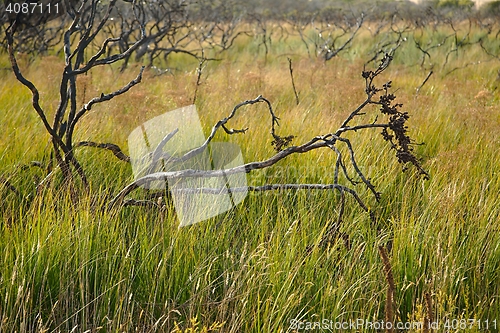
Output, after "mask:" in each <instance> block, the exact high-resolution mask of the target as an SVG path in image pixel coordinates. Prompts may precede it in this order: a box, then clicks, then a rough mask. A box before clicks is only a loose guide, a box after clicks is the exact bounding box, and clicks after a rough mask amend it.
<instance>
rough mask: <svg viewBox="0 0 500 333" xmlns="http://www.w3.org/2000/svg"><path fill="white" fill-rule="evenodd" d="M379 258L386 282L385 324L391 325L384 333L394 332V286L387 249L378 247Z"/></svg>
mask: <svg viewBox="0 0 500 333" xmlns="http://www.w3.org/2000/svg"><path fill="white" fill-rule="evenodd" d="M378 251H379V253H380V257H381V258H382V263H383V264H384V272H385V279H386V281H387V294H386V299H385V322H386V323H391V324H392V325H387V327H386V332H388V333H392V332H394V327H393V326H394V291H395V290H396V286H395V284H394V277H393V275H392V267H391V262H390V260H389V256H388V255H387V249H386V248H385V247H384V246H382V245H380V246H379V247H378Z"/></svg>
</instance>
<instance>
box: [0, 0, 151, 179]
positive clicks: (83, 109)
mask: <svg viewBox="0 0 500 333" xmlns="http://www.w3.org/2000/svg"><path fill="white" fill-rule="evenodd" d="M116 1H117V0H111V1H109V2H108V3H107V4H106V5H103V4H102V3H101V2H100V1H98V0H84V1H81V3H80V6H79V7H78V8H76V9H75V10H74V12H71V13H70V15H71V16H73V20H72V22H71V24H70V26H69V27H68V28H67V29H66V30H65V31H64V33H63V43H64V58H65V64H66V65H65V68H64V71H63V73H62V77H61V83H60V87H59V106H58V107H57V109H56V111H55V115H54V118H53V119H52V120H50V119H48V117H47V113H46V112H45V110H44V108H43V107H42V104H41V103H40V93H39V91H38V88H37V87H36V86H35V85H34V84H33V83H32V82H31V81H30V80H28V79H27V78H26V77H25V76H24V75H23V73H22V72H21V70H20V68H19V66H18V64H17V60H16V54H15V51H14V36H15V33H16V27H17V23H18V22H17V20H14V21H13V22H12V24H11V25H10V27H9V28H8V29H7V30H6V39H7V44H8V53H9V58H10V63H11V66H12V70H13V72H14V74H15V76H16V78H17V80H18V81H19V82H21V83H22V84H23V85H24V86H26V87H27V88H28V89H29V90H30V91H31V94H32V106H33V109H34V110H35V111H36V113H37V114H38V116H39V118H40V120H41V122H42V123H43V125H44V127H45V129H46V130H47V132H48V134H49V135H50V138H51V143H52V161H51V163H50V165H49V166H48V167H47V172H48V174H47V175H46V177H45V179H43V180H42V181H41V182H40V183H39V185H38V188H41V186H42V185H45V184H47V183H49V182H50V181H51V180H52V178H53V175H54V174H55V173H56V172H58V171H60V172H61V173H62V175H63V183H65V184H73V183H74V181H75V180H76V179H77V178H78V179H80V181H81V183H82V185H83V186H84V188H87V187H88V180H87V176H86V174H85V171H84V170H83V168H82V166H81V165H80V163H79V161H78V160H77V158H76V157H75V155H74V148H75V146H76V145H75V143H74V142H73V134H74V131H75V129H76V126H77V124H78V123H79V121H80V120H81V119H82V117H83V116H84V115H85V114H87V112H88V111H90V110H91V109H92V107H94V106H95V105H97V104H99V103H102V102H106V101H109V100H111V99H113V98H114V97H116V96H119V95H121V94H124V93H126V92H127V91H128V90H130V89H131V88H132V87H133V86H134V85H136V84H138V83H139V82H140V81H141V78H142V70H141V71H140V72H139V74H138V75H137V77H136V78H135V79H133V80H131V81H130V82H129V83H128V84H127V85H125V86H124V87H122V88H121V89H119V90H116V91H113V92H111V93H101V95H100V96H96V97H94V98H92V99H90V100H89V101H88V102H87V103H84V104H83V105H81V106H79V105H78V104H79V103H78V101H77V88H78V87H77V80H76V78H77V77H78V76H79V75H84V74H86V73H88V72H89V71H90V70H92V69H94V68H99V67H101V66H104V65H110V64H113V63H116V62H118V61H120V60H123V59H124V58H126V57H127V56H128V55H129V54H131V53H132V52H134V51H135V50H136V49H137V48H138V47H139V46H140V43H141V40H139V41H137V42H136V43H134V44H133V45H131V46H130V47H129V48H128V49H126V50H124V51H123V52H120V53H114V54H109V55H106V51H107V49H108V46H109V45H110V44H111V43H115V42H118V39H116V38H106V39H104V42H103V43H102V45H101V46H100V47H99V48H98V49H97V50H94V51H95V52H94V53H93V55H92V56H91V57H90V58H89V59H86V57H85V51H87V50H91V46H92V43H95V42H96V37H97V36H98V35H99V34H100V33H101V31H102V30H103V27H104V26H105V25H106V24H107V22H108V20H109V18H110V15H111V13H112V10H113V8H114V6H115V4H116ZM129 5H130V6H134V5H133V4H129ZM142 32H143V35H144V26H142ZM75 176H77V177H75Z"/></svg>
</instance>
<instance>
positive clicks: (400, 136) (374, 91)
mask: <svg viewBox="0 0 500 333" xmlns="http://www.w3.org/2000/svg"><path fill="white" fill-rule="evenodd" d="M392 58H393V57H392V55H389V54H386V55H385V57H384V59H382V61H381V62H380V65H379V66H378V67H377V68H376V69H375V70H365V71H363V73H362V77H363V79H364V81H365V87H364V90H365V93H366V97H365V99H364V101H363V102H362V103H361V104H359V106H358V107H356V108H355V109H354V110H353V111H352V112H351V113H350V114H349V115H348V116H347V117H346V118H345V120H344V121H343V122H342V123H341V124H340V126H339V128H338V129H337V130H336V131H335V132H331V133H325V134H322V135H317V136H314V137H313V138H311V139H310V140H309V141H307V142H304V143H301V144H298V145H291V144H292V140H293V139H294V136H293V135H288V136H281V135H278V134H277V132H276V128H277V126H278V125H279V123H278V120H279V118H278V117H277V116H276V114H275V112H274V110H273V108H272V105H271V103H270V101H269V100H267V99H266V98H264V97H262V96H258V97H257V98H255V99H252V100H247V101H244V102H241V103H240V104H238V105H236V106H235V107H234V108H233V110H232V111H231V113H230V114H229V115H228V116H227V117H226V118H224V119H221V120H220V121H218V122H217V123H216V124H215V125H214V127H213V128H212V131H211V133H210V135H209V136H208V138H207V139H206V140H205V142H204V143H203V144H202V145H200V146H199V147H196V148H194V149H192V150H189V151H188V152H186V153H184V154H182V155H180V156H170V155H168V154H166V155H163V152H162V149H163V146H164V145H165V144H166V142H168V141H169V140H170V139H171V138H172V137H173V136H175V134H176V131H174V132H172V133H169V134H168V135H167V136H166V137H165V138H164V139H163V140H161V142H160V143H159V144H158V147H156V148H155V149H154V152H153V153H152V154H153V155H155V156H157V157H156V158H153V160H152V162H151V163H152V164H154V165H151V167H150V168H149V169H150V170H155V168H156V164H157V163H160V162H161V163H163V168H164V169H163V170H165V168H167V169H168V167H170V166H173V165H176V164H180V163H183V162H185V161H187V160H189V159H192V158H193V157H195V156H197V155H199V154H201V153H202V152H204V151H205V150H206V149H207V147H208V145H209V143H210V142H211V141H212V139H213V138H214V136H215V134H216V133H217V132H218V131H219V130H221V129H222V130H224V131H225V132H226V133H227V134H231V135H232V134H240V133H246V132H247V130H248V128H245V129H230V128H229V127H228V122H229V121H230V120H231V119H233V118H234V117H235V116H236V114H237V113H238V112H240V109H241V108H242V107H243V106H247V105H253V104H257V103H264V104H266V105H267V109H268V111H269V114H270V117H271V119H270V125H271V136H272V137H273V141H272V145H273V146H274V149H275V151H276V153H275V154H274V155H273V156H271V157H269V158H268V159H266V160H263V161H255V162H250V163H246V164H244V165H239V166H236V167H232V168H228V169H224V170H222V169H220V170H211V171H207V170H197V169H184V170H179V171H158V172H151V173H147V174H146V175H144V176H142V177H139V178H138V179H136V180H135V181H134V182H132V183H130V184H129V185H127V186H126V187H124V188H123V190H121V191H120V192H119V193H118V194H117V195H116V196H115V197H114V199H113V200H112V201H111V202H110V203H109V207H120V206H121V205H122V204H124V203H125V204H126V203H127V202H130V201H127V196H128V195H129V194H131V193H132V192H133V191H134V190H136V189H138V188H140V187H147V186H148V184H150V183H152V182H158V181H161V182H165V181H167V179H168V180H181V179H189V178H217V177H226V176H228V175H235V174H242V173H249V172H251V171H253V170H258V169H264V168H268V167H271V166H272V165H274V164H276V163H277V162H279V161H281V160H283V159H285V158H287V157H288V156H291V155H295V154H304V153H307V152H310V151H313V150H316V149H320V148H326V149H330V150H331V151H332V152H333V154H334V157H335V159H334V161H335V162H334V163H332V176H333V177H332V183H330V184H265V185H263V186H252V187H244V188H232V189H231V191H232V192H238V191H270V190H288V189H306V190H336V191H338V192H339V194H340V196H341V198H342V200H341V203H340V209H339V215H338V217H337V219H336V221H335V222H334V223H332V225H330V226H329V228H328V232H327V235H325V238H324V239H323V241H324V242H326V241H327V240H328V238H329V237H333V236H336V235H337V233H338V230H339V228H340V224H341V221H342V218H343V216H342V215H343V212H344V205H345V200H344V197H345V195H346V194H348V195H351V196H352V197H353V198H354V199H355V200H356V202H357V204H358V205H359V206H360V207H361V208H362V209H363V210H364V211H365V212H367V213H370V216H371V218H372V219H373V218H374V216H373V215H372V214H371V211H370V209H369V208H368V206H367V205H366V204H365V203H364V201H363V200H362V199H361V197H360V196H359V195H358V193H357V192H356V190H355V189H354V188H352V187H350V186H348V185H344V184H341V182H340V178H339V177H340V176H341V175H343V176H344V177H345V179H347V180H348V181H349V182H350V185H356V184H357V183H358V182H361V183H362V184H364V186H366V188H368V189H369V190H370V191H371V192H372V193H373V195H374V197H375V199H376V200H377V201H378V200H379V199H380V195H381V194H380V193H379V192H378V191H377V190H376V187H375V185H374V184H373V183H372V182H371V181H370V180H369V179H368V178H367V177H366V176H365V174H364V173H363V171H362V170H361V168H360V167H359V166H358V163H357V159H356V154H355V148H354V146H353V145H352V143H351V141H350V140H349V139H347V138H345V137H344V134H345V133H348V132H357V131H363V130H380V131H381V134H382V137H383V139H384V140H385V141H387V142H388V143H389V145H390V147H391V149H392V150H394V152H395V155H396V158H397V160H398V162H399V163H401V164H403V165H406V164H408V163H409V164H412V165H413V166H414V167H415V168H416V169H417V170H418V172H419V173H420V174H422V175H423V176H424V177H426V178H427V177H428V176H429V175H428V173H427V172H426V171H425V170H424V169H423V168H422V166H421V164H420V162H419V160H418V159H417V157H416V156H415V155H414V153H413V147H412V146H413V144H414V142H413V141H412V139H411V138H410V137H409V135H408V132H407V131H408V129H407V126H406V124H407V123H406V122H407V120H408V119H409V115H408V113H407V112H401V111H400V108H401V106H402V105H401V104H399V103H395V98H396V97H395V96H394V95H393V94H392V93H390V92H389V90H390V89H391V82H386V83H385V84H383V85H382V86H376V85H375V82H374V81H375V79H376V78H377V77H378V76H379V75H380V74H381V73H382V72H384V71H385V69H386V68H387V67H388V66H389V64H390V62H391V61H392ZM369 106H375V107H377V108H378V109H379V112H380V114H378V115H377V117H376V120H375V121H374V122H369V123H367V122H361V123H360V124H353V122H354V121H355V119H358V118H362V119H365V118H363V115H365V114H366V110H365V109H366V108H367V107H369ZM379 118H383V119H384V120H383V121H379V120H378V119H379ZM339 146H344V148H343V149H342V148H340V147H339ZM342 151H347V155H348V158H349V160H350V165H351V166H352V168H353V169H354V170H355V177H357V178H358V180H354V177H352V176H351V175H349V174H348V171H347V170H348V168H347V167H346V163H345V162H344V155H345V154H344V153H343V152H342ZM167 166H168V167H167ZM170 170H172V169H170ZM177 190H180V191H191V192H192V193H210V194H218V193H221V189H220V188H184V189H177ZM191 192H190V193H191ZM128 200H133V199H128ZM323 241H322V242H323Z"/></svg>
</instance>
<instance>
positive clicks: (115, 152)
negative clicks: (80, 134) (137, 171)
mask: <svg viewBox="0 0 500 333" xmlns="http://www.w3.org/2000/svg"><path fill="white" fill-rule="evenodd" d="M78 147H93V148H101V149H107V150H109V151H111V152H112V153H113V155H115V156H116V157H117V158H118V159H119V160H122V161H124V162H130V156H127V155H125V154H124V153H123V151H122V150H121V149H120V147H118V146H117V145H115V144H114V143H96V142H92V141H80V142H78V143H76V144H75V148H78Z"/></svg>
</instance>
